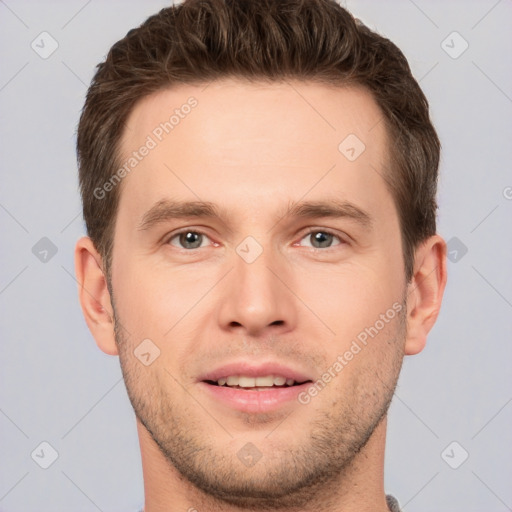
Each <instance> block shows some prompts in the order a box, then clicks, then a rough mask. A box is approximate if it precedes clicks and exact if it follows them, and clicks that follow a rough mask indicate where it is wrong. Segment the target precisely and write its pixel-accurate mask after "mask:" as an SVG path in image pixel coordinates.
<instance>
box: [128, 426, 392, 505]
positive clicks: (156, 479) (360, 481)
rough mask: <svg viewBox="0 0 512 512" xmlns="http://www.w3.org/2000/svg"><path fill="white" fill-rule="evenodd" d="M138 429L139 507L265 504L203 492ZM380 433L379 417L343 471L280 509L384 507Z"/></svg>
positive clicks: (382, 433) (382, 438)
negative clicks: (300, 502)
mask: <svg viewBox="0 0 512 512" xmlns="http://www.w3.org/2000/svg"><path fill="white" fill-rule="evenodd" d="M137 430H138V434H139V443H140V448H141V456H142V471H143V476H144V493H145V507H144V512H175V511H176V512H177V511H188V512H248V511H249V510H250V511H251V512H263V511H265V512H267V511H268V508H266V509H264V508H258V506H257V505H256V504H255V505H254V506H251V507H250V508H239V507H236V506H233V505H231V504H228V503H225V502H221V501H219V500H218V499H217V498H214V497H212V496H209V495H207V494H205V493H204V492H203V491H202V490H200V489H198V488H197V487H195V486H194V485H193V484H192V483H190V482H189V481H188V480H186V479H185V478H184V477H183V476H182V475H181V474H180V473H179V472H178V471H177V470H176V469H175V468H174V466H173V465H172V464H171V463H170V462H169V461H168V460H167V459H166V457H165V456H164V455H163V454H162V453H161V451H160V449H159V448H158V446H157V445H156V443H155V442H154V440H153V439H152V438H151V436H150V435H149V433H148V432H147V430H146V429H145V427H144V426H143V425H142V424H141V423H140V422H139V421H137ZM385 435H386V419H385V418H384V420H383V421H382V422H381V423H380V424H379V425H378V426H377V428H376V429H375V430H374V432H373V434H372V436H371V437H370V439H369V440H368V442H367V444H366V445H365V446H364V448H363V449H361V451H360V452H359V453H358V454H357V455H356V456H355V457H354V459H353V460H352V462H351V464H350V465H349V467H347V468H346V470H345V471H343V473H342V474H339V475H334V476H332V477H330V478H329V479H328V480H327V481H325V482H321V483H318V485H316V486H315V487H314V491H313V492H312V500H311V501H310V503H309V504H307V505H306V506H305V507H304V506H301V507H299V508H295V507H294V508H286V509H283V508H281V509H280V512H299V511H300V512H313V511H315V512H370V511H371V512H387V511H388V508H387V505H386V497H385V493H384V450H385ZM213 470H214V468H212V471H213ZM273 510H277V508H273Z"/></svg>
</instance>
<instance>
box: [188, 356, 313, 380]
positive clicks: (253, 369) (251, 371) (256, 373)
mask: <svg viewBox="0 0 512 512" xmlns="http://www.w3.org/2000/svg"><path fill="white" fill-rule="evenodd" d="M230 375H244V376H247V377H265V376H267V375H279V376H281V377H285V378H287V379H293V380H294V381H295V382H305V381H308V380H312V379H311V377H310V376H309V375H307V374H306V373H305V372H302V371H300V370H296V369H294V368H290V367H289V366H286V365H284V364H282V363H277V362H266V363H259V364H257V363H255V362H249V361H238V362H233V363H228V364H224V365H222V366H219V367H217V368H215V369H214V370H211V371H208V372H206V373H204V374H202V375H201V376H200V377H199V378H198V379H197V380H198V381H206V380H211V381H214V382H215V381H217V380H219V379H222V378H226V377H229V376H230Z"/></svg>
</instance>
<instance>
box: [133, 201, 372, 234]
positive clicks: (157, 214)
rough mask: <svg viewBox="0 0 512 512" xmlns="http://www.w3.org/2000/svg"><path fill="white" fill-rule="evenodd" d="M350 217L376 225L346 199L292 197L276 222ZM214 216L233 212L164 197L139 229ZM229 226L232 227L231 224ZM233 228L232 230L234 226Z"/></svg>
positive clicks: (223, 217) (223, 216)
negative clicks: (309, 199)
mask: <svg viewBox="0 0 512 512" xmlns="http://www.w3.org/2000/svg"><path fill="white" fill-rule="evenodd" d="M294 217H295V218H303V219H304V218H307V219H313V218H321V217H330V218H347V219H349V220H353V221H355V222H356V223H358V224H360V225H361V226H362V227H364V228H366V229H368V230H370V229H371V228H372V226H373V218H372V216H371V215H370V214H369V213H368V212H366V211H365V210H363V209H362V208H360V207H359V206H356V205H355V204H353V203H350V202H348V201H342V200H332V199H330V200H324V201H303V202H300V203H294V202H293V201H290V203H289V204H288V207H287V208H286V210H285V212H284V214H283V215H281V216H279V217H278V220H277V221H276V223H275V224H274V226H275V225H277V224H278V223H279V222H281V221H282V220H283V219H290V218H294ZM184 218H212V219H219V220H221V221H222V222H223V223H224V224H226V225H228V218H229V215H228V213H227V211H226V210H224V209H221V208H219V207H218V206H217V205H216V204H214V203H211V202H207V201H171V200H169V199H162V200H160V201H158V202H157V203H155V204H154V205H153V206H152V207H151V208H150V209H149V210H148V211H146V213H144V215H143V216H142V219H141V221H140V223H139V225H138V228H137V229H139V230H141V231H145V230H149V229H151V228H153V227H154V226H156V225H158V224H161V223H164V222H168V221H171V220H175V219H184ZM228 229H229V228H228ZM230 231H231V230H230Z"/></svg>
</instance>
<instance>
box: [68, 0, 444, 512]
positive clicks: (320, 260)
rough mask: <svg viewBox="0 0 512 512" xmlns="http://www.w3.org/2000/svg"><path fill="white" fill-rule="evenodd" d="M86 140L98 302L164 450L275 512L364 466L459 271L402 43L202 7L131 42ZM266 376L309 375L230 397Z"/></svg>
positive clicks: (217, 0)
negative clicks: (362, 458)
mask: <svg viewBox="0 0 512 512" xmlns="http://www.w3.org/2000/svg"><path fill="white" fill-rule="evenodd" d="M77 150H78V159H79V173H80V186H81V193H82V201H83V208H84V218H85V222H86V226H87V231H88V235H89V237H90V238H87V239H82V240H81V241H80V242H79V243H78V245H77V251H76V262H77V274H78V276H79V282H80V283H81V285H82V288H81V301H82V306H83V309H84V313H85V316H86V320H87V322H88V325H89V327H90V328H91V331H92V332H93V334H94V336H95V338H96V340H97V342H98V345H99V346H100V347H101V348H102V349H103V350H104V351H105V352H106V353H109V354H119V356H120V362H121V366H122V369H123V375H124V377H125V382H126V386H127V390H128V394H129V396H130V399H131V401H132V404H133V406H134V409H135V412H136V414H137V418H138V420H139V423H140V425H141V431H142V429H143V430H144V432H146V433H147V439H148V441H147V442H152V443H154V444H155V446H158V449H159V450H160V452H161V454H162V456H163V457H164V458H165V459H166V461H168V463H169V465H170V467H172V468H173V470H175V471H177V473H179V474H180V475H182V476H184V477H185V479H186V480H187V481H189V482H191V484H192V485H194V486H196V487H197V488H199V489H201V490H202V491H203V492H205V493H207V494H209V495H211V496H214V497H215V498H216V499H221V500H224V501H231V502H233V503H236V504H254V503H256V502H257V503H259V504H260V505H262V504H263V503H266V505H267V506H269V507H271V508H272V507H274V508H276V507H277V506H279V505H283V506H284V504H287V505H290V504H291V503H296V504H297V506H300V504H301V503H303V501H301V500H304V499H305V496H306V494H305V493H306V491H307V493H308V495H309V496H311V495H312V490H313V489H314V488H315V487H318V486H320V485H322V484H323V483H325V482H326V481H328V480H330V479H333V478H335V477H337V476H339V475H340V474H342V473H343V472H346V471H348V468H351V467H353V466H354V465H357V455H358V454H359V453H361V452H362V451H363V450H364V449H365V447H366V446H367V445H368V443H369V442H370V440H371V439H372V436H374V435H375V432H377V431H378V429H379V428H383V427H382V425H383V422H384V419H385V415H386V411H387V408H388V406H389V403H390V400H391V397H392V394H393V390H394V387H395V384H396V380H397V378H398V375H399V371H400V367H401V363H402V359H403V356H404V355H405V354H414V353H417V352H419V351H420V350H421V349H422V348H423V346H424V344H425V340H426V336H427V333H428V332H429V330H430V329H431V327H432V325H433V323H434V322H435V319H436V317H437V313H438V310H439V307H440V303H441V297H442V293H443V290H444V284H445V281H446V270H445V262H444V258H445V245H444V241H443V240H442V239H441V238H440V237H439V236H438V235H436V199H435V196H436V184H437V171H438V164H439V150H440V145H439V140H438V138H437V135H436V132H435V130H434V128H433V126H432V123H431V121H430V118H429V111H428V103H427V100H426V99H425V96H424V94H423V93H422V91H421V89H420V87H419V85H418V84H417V82H416V81H415V79H414V78H413V76H412V74H411V71H410V69H409V66H408V64H407V61H406V59H405V57H404V56H403V54H402V53H401V51H400V50H399V49H398V48H397V47H396V46H395V45H394V44H393V43H391V42H390V41H389V40H387V39H385V38H383V37H382V36H380V35H378V34H376V33H374V32H371V31H370V30H369V29H368V28H366V27H365V26H364V25H362V24H361V23H359V22H358V21H357V20H355V19H354V18H353V17H352V16H351V15H350V14H349V13H348V12H347V11H346V10H344V9H343V8H342V7H341V6H339V5H338V4H337V3H335V2H334V1H331V0H300V1H299V0H286V1H279V2H273V1H270V0H266V1H261V2H251V1H243V0H241V1H222V0H208V1H205V0H201V1H196V0H187V1H185V2H184V3H183V4H181V5H178V6H175V7H171V8H168V9H163V10H162V11H161V12H160V13H158V14H156V15H155V16H152V17H151V18H149V19H148V20H147V21H146V22H145V23H143V24H142V25H141V26H140V27H139V28H137V29H134V30H131V31H130V32H128V34H127V35H126V36H125V37H124V38H123V39H121V40H120V41H118V42H117V43H116V44H115V45H114V46H113V47H112V48H111V50H110V52H109V53H108V56H107V58H106V60H105V62H103V63H101V64H100V65H99V66H98V70H97V73H96V75H95V77H94V79H93V82H92V84H91V87H90V88H89V91H88V94H87V99H86V103H85V106H84V109H83V112H82V116H81V119H80V124H79V128H78V142H77ZM143 340H145V341H143ZM141 354H149V356H148V355H144V357H141ZM244 365H245V366H244ZM279 365H282V368H280V367H279ZM226 368H227V369H226ZM240 368H241V369H240ZM258 368H259V370H258ZM264 368H267V369H268V371H267V370H264ZM258 371H260V372H261V371H267V373H268V372H270V373H273V374H280V373H283V374H286V373H289V374H290V375H292V374H293V376H295V377H296V379H295V380H296V381H298V382H301V381H305V384H302V385H297V384H295V385H293V386H290V388H288V390H287V391H286V392H287V393H288V395H290V396H291V395H293V396H294V399H293V400H284V399H283V400H282V403H281V402H280V404H278V405H276V404H274V406H268V404H267V405H263V406H261V404H260V402H259V400H260V399H261V397H262V396H263V395H260V397H259V398H258V396H257V395H254V397H255V398H254V400H253V402H252V405H251V403H249V404H247V403H246V404H245V405H244V406H239V405H240V404H238V405H235V406H234V405H233V403H232V400H231V399H230V398H228V399H227V400H225V396H224V395H223V393H224V390H220V391H219V389H215V388H219V386H218V385H215V384H214V383H215V382H217V381H218V379H219V378H220V379H221V381H222V378H223V375H221V374H222V372H224V373H226V372H231V374H236V373H238V374H244V372H245V373H247V376H249V377H250V376H251V375H252V372H256V373H257V372H258ZM261 382H266V381H261ZM217 384H218V382H217ZM255 385H257V384H255ZM263 385H264V384H262V386H263ZM266 385H267V384H265V386H266ZM219 393H220V395H219ZM236 393H240V391H238V390H237V391H236ZM236 393H235V394H236ZM242 393H256V394H257V393H261V391H254V390H245V391H242ZM288 395H287V396H288ZM272 396H273V395H272ZM272 396H271V395H269V400H270V401H272V400H274V398H272ZM282 396H284V394H283V393H282ZM234 400H235V399H234ZM279 400H281V398H280V399H279ZM235 401H236V400H235ZM250 401H251V400H249V402H250ZM287 418H288V419H287ZM149 439H151V441H149ZM333 446H335V448H334V449H333ZM244 450H245V451H244ZM247 456H248V457H249V459H251V460H255V459H258V461H256V462H255V463H254V464H252V463H251V464H248V463H246V462H247V461H246V459H247ZM260 460H261V462H259V461H260ZM244 461H245V462H244ZM290 467H294V468H295V469H296V470H295V471H293V472H290V471H289V468H290ZM294 500H295V501H294Z"/></svg>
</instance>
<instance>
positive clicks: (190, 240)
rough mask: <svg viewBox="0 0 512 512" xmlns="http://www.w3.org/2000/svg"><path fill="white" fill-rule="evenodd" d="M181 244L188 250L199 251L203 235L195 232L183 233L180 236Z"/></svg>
mask: <svg viewBox="0 0 512 512" xmlns="http://www.w3.org/2000/svg"><path fill="white" fill-rule="evenodd" d="M180 243H181V244H182V245H183V246H184V247H186V248H187V249H197V247H200V246H201V235H200V234H199V233H195V232H194V231H189V232H187V233H182V234H181V236H180Z"/></svg>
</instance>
